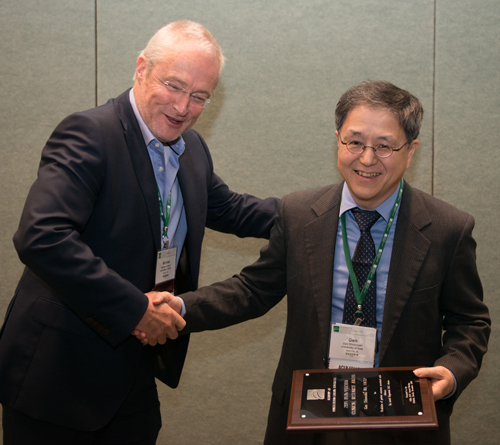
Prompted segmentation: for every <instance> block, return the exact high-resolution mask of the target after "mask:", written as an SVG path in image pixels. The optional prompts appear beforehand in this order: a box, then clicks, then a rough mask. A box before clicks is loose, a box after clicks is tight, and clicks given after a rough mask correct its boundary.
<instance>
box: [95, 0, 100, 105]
mask: <svg viewBox="0 0 500 445" xmlns="http://www.w3.org/2000/svg"><path fill="white" fill-rule="evenodd" d="M94 44H95V46H94V65H95V73H94V76H95V93H94V96H95V106H96V107H97V105H98V102H99V97H98V94H99V93H98V56H97V0H94Z"/></svg>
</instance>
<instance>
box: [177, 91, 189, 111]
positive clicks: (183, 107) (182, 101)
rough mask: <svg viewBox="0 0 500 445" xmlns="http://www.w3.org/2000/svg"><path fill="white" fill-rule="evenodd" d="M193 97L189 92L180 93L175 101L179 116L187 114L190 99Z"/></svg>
mask: <svg viewBox="0 0 500 445" xmlns="http://www.w3.org/2000/svg"><path fill="white" fill-rule="evenodd" d="M190 99H191V97H190V96H189V94H187V93H185V94H180V95H179V96H178V97H177V98H176V100H175V102H174V110H175V111H176V112H177V114H178V115H179V116H185V115H186V114H187V113H188V109H189V100H190Z"/></svg>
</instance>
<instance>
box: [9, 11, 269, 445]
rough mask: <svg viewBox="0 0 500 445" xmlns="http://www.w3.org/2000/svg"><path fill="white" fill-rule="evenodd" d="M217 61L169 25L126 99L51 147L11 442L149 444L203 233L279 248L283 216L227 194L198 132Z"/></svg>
mask: <svg viewBox="0 0 500 445" xmlns="http://www.w3.org/2000/svg"><path fill="white" fill-rule="evenodd" d="M223 65H224V57H223V55H222V52H221V49H220V46H219V44H218V43H217V42H216V40H215V39H214V37H213V36H212V35H211V34H210V33H209V32H208V31H207V30H206V29H205V28H204V27H203V26H201V25H199V24H197V23H193V22H188V21H181V22H174V23H171V24H169V25H167V26H166V27H164V28H162V29H161V30H159V31H158V32H157V33H156V34H155V35H154V36H153V37H152V39H151V40H150V42H149V43H148V45H147V47H146V48H145V50H144V51H143V52H142V53H141V54H140V56H139V58H138V59H137V65H136V70H135V77H134V79H135V83H134V87H133V88H132V89H130V90H128V91H126V92H124V93H123V94H122V95H120V96H119V97H117V98H116V99H112V100H110V101H109V102H108V103H106V104H105V105H103V106H100V107H97V108H95V109H92V110H88V111H84V112H81V113H75V114H73V115H71V116H69V117H67V118H66V119H64V120H63V121H62V122H61V123H60V124H59V125H58V126H57V128H56V129H55V130H54V132H53V134H52V135H51V137H50V138H49V140H48V142H47V144H46V146H45V148H44V149H43V152H42V158H41V163H40V167H39V171H38V177H37V179H36V181H35V183H34V184H33V186H32V188H31V190H30V192H29V195H28V197H27V200H26V204H25V207H24V211H23V214H22V217H21V222H20V225H19V229H18V231H17V232H16V234H15V236H14V243H15V247H16V249H17V251H18V253H19V257H20V259H21V261H22V262H23V263H24V264H25V265H26V268H25V271H24V273H23V276H22V278H21V280H20V282H19V285H18V287H17V290H16V292H15V295H14V298H13V300H12V302H11V304H10V305H9V308H8V310H7V315H6V319H5V323H4V325H3V327H2V330H1V331H0V402H1V403H2V405H3V428H4V445H11V444H23V445H26V444H37V445H40V444H50V445H58V444H60V445H67V444H75V445H76V444H105V445H112V444H119V445H125V444H154V443H155V441H156V438H157V436H158V432H159V430H160V427H161V418H160V410H159V401H158V395H157V391H156V384H155V375H156V377H158V378H159V379H160V380H162V381H163V382H165V383H167V384H168V385H170V386H172V387H175V386H176V385H177V384H178V381H179V378H180V374H181V370H182V366H183V363H184V358H185V355H186V351H187V346H188V340H189V337H188V336H184V337H182V338H177V336H178V334H177V331H178V330H179V329H182V328H183V327H184V325H185V323H184V320H183V319H182V318H181V317H180V316H179V314H178V313H177V312H176V311H174V310H172V309H171V308H170V306H168V305H167V304H159V303H157V301H158V300H161V297H162V295H164V294H165V293H164V291H165V290H169V291H171V292H173V291H174V289H175V292H186V291H189V290H195V289H196V288H197V285H198V273H199V268H200V254H201V244H202V241H203V235H204V231H205V227H209V228H212V229H214V230H219V231H222V232H227V233H234V234H236V235H238V236H240V237H246V236H252V237H262V238H265V237H269V233H270V230H271V227H272V225H273V219H274V216H275V213H276V211H277V206H278V200H277V199H274V198H269V199H266V200H261V199H258V198H256V197H253V196H250V195H241V194H237V193H234V192H232V191H231V190H229V188H228V187H227V185H226V184H225V183H224V182H223V181H222V180H221V179H220V178H219V177H218V176H217V175H216V174H215V173H214V169H213V164H212V159H211V156H210V153H209V150H208V147H207V146H206V144H205V142H204V141H203V139H202V138H201V136H200V135H199V134H198V133H197V132H195V131H193V130H191V127H192V126H193V124H194V123H195V122H196V120H197V119H198V117H199V116H200V114H201V113H202V111H203V109H204V108H205V106H206V105H207V104H209V103H210V100H211V96H212V93H213V91H214V89H215V87H216V85H217V82H218V80H219V75H220V73H221V70H222V67H223ZM135 332H141V335H142V338H141V339H142V341H141V340H139V339H137V338H136V336H135V335H132V334H133V333H135ZM144 338H147V341H146V340H144ZM167 338H168V339H169V341H168V342H167ZM143 343H148V345H146V346H144V345H143Z"/></svg>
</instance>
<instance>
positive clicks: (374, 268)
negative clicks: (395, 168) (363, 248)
mask: <svg viewBox="0 0 500 445" xmlns="http://www.w3.org/2000/svg"><path fill="white" fill-rule="evenodd" d="M403 185H404V182H403V180H402V179H401V182H400V184H399V192H398V196H397V198H396V202H395V203H394V206H393V208H392V211H391V215H390V217H389V221H387V225H386V226H385V231H384V236H382V240H381V241H380V245H379V246H378V251H377V254H376V255H375V259H374V260H373V264H372V267H371V269H370V272H369V273H368V277H367V278H366V282H365V284H364V286H363V289H362V290H361V292H360V291H359V285H358V279H357V277H356V274H355V273H354V269H353V267H352V261H351V253H350V251H349V244H348V242H347V233H346V229H345V213H343V214H342V216H341V217H340V225H341V228H342V242H343V244H344V255H345V261H346V263H347V269H349V276H350V277H351V282H352V288H353V291H354V296H355V298H356V301H357V303H358V310H357V311H356V314H355V315H358V316H359V317H360V318H358V320H360V321H363V319H364V314H363V311H362V310H361V306H362V304H363V301H365V297H366V293H367V292H368V289H369V288H370V285H371V283H372V280H373V277H374V276H375V273H376V271H377V267H378V264H379V263H380V258H382V252H383V251H384V247H385V243H386V241H387V238H388V236H389V232H390V230H391V226H392V223H393V221H394V216H396V212H397V210H398V207H399V204H400V202H401V197H402V196H403Z"/></svg>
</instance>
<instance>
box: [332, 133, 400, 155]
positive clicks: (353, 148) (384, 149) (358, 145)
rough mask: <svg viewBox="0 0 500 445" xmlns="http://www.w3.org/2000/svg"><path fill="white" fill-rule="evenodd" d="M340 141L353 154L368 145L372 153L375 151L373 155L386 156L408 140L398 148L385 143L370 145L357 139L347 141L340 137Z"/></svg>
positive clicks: (397, 149) (362, 150)
mask: <svg viewBox="0 0 500 445" xmlns="http://www.w3.org/2000/svg"><path fill="white" fill-rule="evenodd" d="M339 140H340V143H341V144H344V145H345V147H346V148H347V150H348V151H349V152H350V153H352V154H353V155H359V154H361V153H363V152H364V151H365V148H367V147H369V148H371V149H372V150H373V153H375V156H377V157H378V158H388V157H389V156H390V155H392V153H393V152H394V151H399V150H401V149H402V148H403V147H405V146H406V145H408V141H407V142H405V143H404V144H403V145H402V146H401V147H399V148H392V147H390V146H389V145H386V144H378V145H375V146H371V145H365V144H363V143H362V142H359V141H349V142H344V141H343V140H342V139H340V137H339Z"/></svg>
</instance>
